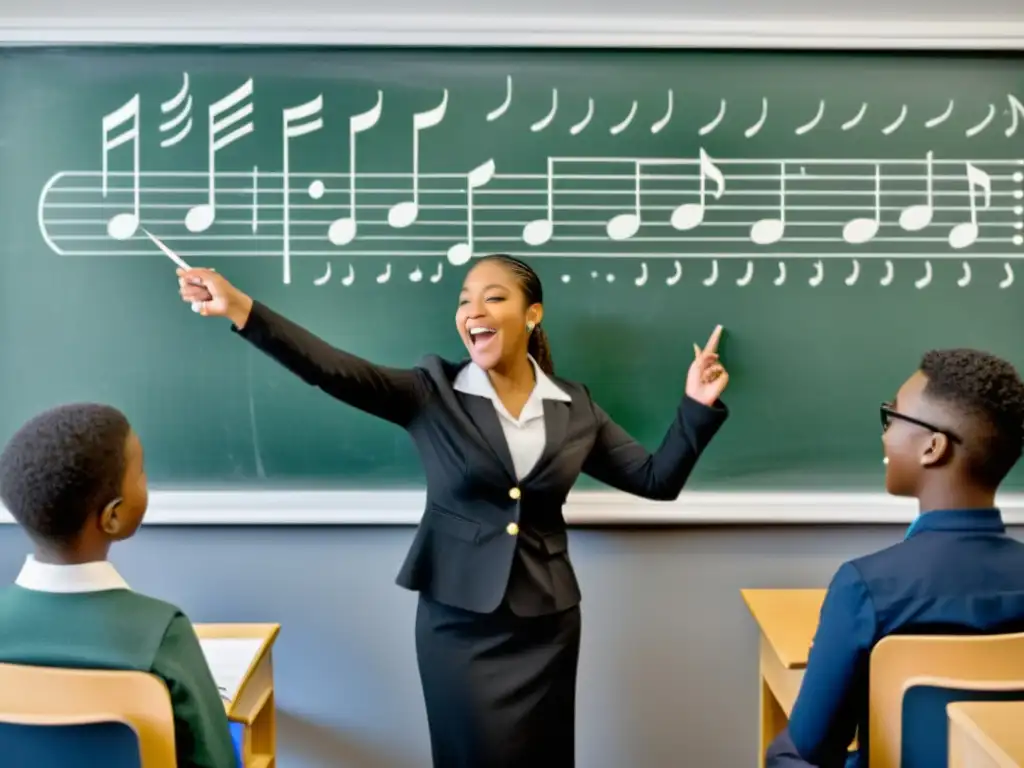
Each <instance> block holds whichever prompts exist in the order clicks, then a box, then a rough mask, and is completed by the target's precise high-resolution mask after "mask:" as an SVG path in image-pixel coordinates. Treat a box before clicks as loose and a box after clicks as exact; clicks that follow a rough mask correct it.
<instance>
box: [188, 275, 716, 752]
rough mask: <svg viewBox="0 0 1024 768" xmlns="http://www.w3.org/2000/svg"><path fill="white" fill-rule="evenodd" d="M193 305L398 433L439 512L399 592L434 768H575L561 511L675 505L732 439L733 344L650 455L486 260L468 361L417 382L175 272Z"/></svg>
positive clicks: (436, 362) (472, 294)
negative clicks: (602, 494)
mask: <svg viewBox="0 0 1024 768" xmlns="http://www.w3.org/2000/svg"><path fill="white" fill-rule="evenodd" d="M178 276H179V285H180V293H181V298H182V299H183V300H184V301H186V302H196V301H199V302H203V303H202V309H201V313H202V314H204V315H208V316H223V317H227V318H228V319H229V320H231V322H232V323H233V328H232V330H234V331H236V332H237V333H239V334H240V335H241V336H242V337H243V338H244V339H246V340H248V341H249V342H250V343H252V344H253V345H255V346H256V347H257V348H259V349H260V350H262V351H263V352H265V353H266V354H268V355H270V356H271V357H272V358H274V359H275V360H277V361H278V362H279V363H281V364H282V365H283V366H285V367H286V368H288V369H289V370H290V371H292V372H293V373H295V374H296V375H297V376H299V377H300V378H302V379H303V380H304V381H305V382H307V383H308V384H311V385H313V386H316V387H319V388H320V389H322V390H324V391H325V392H326V393H328V394H329V395H332V396H333V397H335V398H337V399H338V400H341V401H342V402H345V403H348V404H349V405H351V406H354V407H355V408H359V409H361V410H363V411H366V412H367V413H371V414H373V415H375V416H379V417H380V418H382V419H386V420H387V421H390V422H392V423H394V424H397V425H398V426H401V427H403V428H404V429H405V430H406V431H407V432H408V433H409V435H410V436H411V437H412V439H413V441H414V442H415V444H416V447H417V449H418V452H419V455H420V459H421V461H422V463H423V467H424V470H425V474H426V482H427V502H426V509H425V510H424V514H423V517H422V520H421V522H420V524H419V528H418V530H417V531H416V535H415V538H414V540H413V543H412V546H411V548H410V551H409V553H408V555H407V557H406V560H405V563H404V564H403V566H402V569H401V571H400V573H399V575H398V579H397V581H398V584H399V585H400V586H402V587H405V588H407V589H411V590H415V591H418V592H419V593H420V596H419V604H418V608H417V612H416V656H417V661H418V665H419V673H420V679H421V683H422V686H423V694H424V699H425V702H426V709H427V720H428V724H429V729H430V741H431V748H432V753H433V763H434V766H435V767H436V768H523V767H524V766H528V765H531V764H533V763H534V762H537V763H540V764H544V765H546V766H551V768H555V767H556V766H557V768H571V767H572V766H573V765H574V749H575V738H574V729H575V696H576V668H577V660H578V657H579V646H580V610H579V601H580V592H579V586H578V584H577V582H576V577H575V574H574V572H573V567H572V564H571V563H570V560H569V554H568V541H567V534H566V523H565V520H564V518H563V516H562V505H563V504H564V503H565V500H566V496H567V494H568V493H569V490H570V489H571V488H572V486H573V484H574V483H575V482H576V479H577V478H578V477H579V475H580V473H581V472H585V473H587V474H588V475H591V476H592V477H594V478H596V479H597V480H600V481H602V482H604V483H606V484H608V485H610V486H613V487H615V488H618V489H620V490H623V491H626V492H628V493H631V494H634V495H637V496H642V497H644V498H648V499H664V500H671V499H675V498H676V497H677V496H678V495H679V493H680V491H681V490H682V488H683V484H684V483H685V482H686V479H687V477H688V476H689V474H690V472H691V471H692V469H693V467H694V465H695V464H696V462H697V459H698V457H699V456H700V454H701V452H702V450H703V449H704V448H705V447H706V446H707V445H708V443H709V442H710V441H711V439H712V437H713V436H714V435H715V433H716V432H717V431H718V429H719V427H720V426H721V425H722V423H723V422H724V421H725V418H726V415H727V411H726V408H725V406H724V405H723V404H722V403H721V402H720V400H719V396H720V395H721V393H722V391H723V390H724V389H725V386H726V383H727V382H728V374H727V373H726V371H725V369H724V368H723V366H722V364H721V363H720V362H719V360H718V354H717V346H718V339H719V335H720V333H721V328H720V327H719V328H716V329H715V331H714V332H713V333H712V334H711V338H710V339H709V341H708V344H707V346H706V347H705V348H704V349H700V348H699V347H696V345H695V350H694V351H695V356H694V357H695V359H694V361H693V362H692V363H691V365H690V369H689V373H688V374H687V377H686V389H685V394H684V395H683V398H682V402H681V404H680V405H679V409H678V410H677V412H676V414H675V418H674V419H673V421H672V425H671V426H670V427H669V429H668V433H667V434H666V435H665V438H664V440H663V441H662V444H661V447H660V448H659V449H658V450H657V451H656V452H655V453H653V454H651V453H648V452H647V451H646V450H645V449H644V448H643V447H642V446H641V445H639V444H638V443H637V442H636V441H634V440H633V439H632V438H631V437H630V436H629V435H628V434H626V432H625V431H624V430H623V429H622V428H621V427H619V426H618V425H617V424H616V423H615V422H614V421H612V420H611V418H609V416H608V415H607V414H606V413H605V412H604V411H603V410H601V408H600V407H598V405H597V404H596V403H595V402H594V401H593V400H592V399H591V396H590V392H589V390H588V389H587V388H586V387H585V386H583V385H581V384H577V383H575V382H572V381H567V380H565V379H561V378H556V377H555V376H554V374H553V367H552V364H551V354H550V351H549V350H548V345H547V339H546V336H545V334H544V331H543V330H541V320H542V318H543V314H544V306H543V295H542V291H541V283H540V279H539V278H538V277H537V275H536V274H535V273H534V271H533V270H532V269H531V268H530V267H529V266H527V265H526V264H524V263H523V262H521V261H519V260H517V259H513V258H511V257H509V256H505V255H493V256H486V257H483V258H481V259H479V260H478V261H477V263H476V264H475V265H474V266H473V268H472V269H471V270H470V271H469V272H468V274H467V276H466V279H465V282H464V283H463V285H462V290H461V292H460V293H459V297H458V306H457V309H456V312H455V328H456V331H457V332H458V334H459V336H460V337H461V338H462V341H463V343H464V344H465V345H466V349H467V350H468V351H469V360H465V361H463V362H459V363H454V362H450V361H447V360H443V359H441V358H440V357H437V356H434V355H428V356H427V357H425V358H423V360H422V361H421V362H420V363H419V364H418V365H417V366H415V367H413V368H390V367H384V366H380V365H375V364H373V363H371V362H368V361H366V360H363V359H361V358H359V357H356V356H355V355H351V354H349V353H347V352H343V351H341V350H338V349H336V348H334V347H332V346H330V345H329V344H327V343H326V342H325V341H323V340H321V339H320V338H318V337H316V336H314V335H313V334H312V333H310V332H308V331H306V330H305V329H303V328H301V327H300V326H298V325H296V324H295V323H292V322H291V321H289V320H287V319H286V318H284V317H281V316H280V315H278V314H276V313H275V312H273V311H272V310H270V309H269V308H267V307H266V306H264V305H262V304H260V303H259V302H258V301H254V300H253V299H251V298H250V297H249V296H247V295H245V294H244V293H242V292H241V291H240V290H238V289H237V288H235V287H234V286H232V285H231V284H230V283H229V282H228V281H227V280H225V279H224V278H223V277H222V276H221V275H219V274H218V273H216V272H213V271H211V270H206V269H192V270H187V271H186V270H179V272H178Z"/></svg>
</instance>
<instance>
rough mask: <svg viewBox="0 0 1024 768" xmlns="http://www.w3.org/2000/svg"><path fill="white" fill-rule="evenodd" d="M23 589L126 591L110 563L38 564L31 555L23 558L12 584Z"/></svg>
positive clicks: (126, 587) (39, 590)
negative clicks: (23, 560) (23, 562)
mask: <svg viewBox="0 0 1024 768" xmlns="http://www.w3.org/2000/svg"><path fill="white" fill-rule="evenodd" d="M14 583H15V584H17V585H18V586H19V587H22V588H23V589H32V590H35V591H36V592H63V593H68V592H103V591H105V590H108V589H129V587H128V583H127V582H126V581H125V580H124V579H123V578H121V574H119V573H118V572H117V569H116V568H115V567H114V565H113V563H110V562H108V561H106V560H100V561H97V562H93V563H82V564H80V565H54V564H51V563H41V562H39V561H38V560H36V559H35V557H34V556H32V555H29V556H28V557H26V558H25V564H24V565H23V566H22V567H21V572H20V573H19V574H18V578H17V579H15V581H14Z"/></svg>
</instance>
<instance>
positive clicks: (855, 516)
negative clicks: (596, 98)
mask: <svg viewBox="0 0 1024 768" xmlns="http://www.w3.org/2000/svg"><path fill="white" fill-rule="evenodd" d="M97 10H98V11H99V12H97ZM102 13H103V11H102V9H93V12H92V13H91V15H90V17H89V18H74V17H63V18H61V19H52V18H51V19H26V20H22V21H20V22H19V21H17V20H15V21H7V22H6V23H2V22H0V47H21V46H39V45H54V44H60V45H77V46H91V45H109V44H115V45H209V44H221V45H292V46H294V45H311V46H321V45H339V46H437V47H466V46H471V47H507V48H516V47H529V48H547V47H559V48H572V47H591V48H708V49H716V48H730V49H737V48H740V49H743V48H745V49H777V50H794V49H811V50H850V51H856V50H875V51H900V50H914V51H921V52H925V51H932V52H941V51H1022V50H1024V23H1022V22H1019V21H1014V20H1012V19H1010V18H1007V19H1000V20H988V21H976V22H964V21H962V20H956V21H931V20H929V21H925V20H915V19H912V18H911V19H904V20H901V21H896V22H893V21H892V20H891V19H847V18H841V17H835V16H833V17H832V18H831V19H811V20H807V19H801V20H788V19H761V20H758V19H744V20H736V19H728V18H724V17H723V18H721V19H687V18H683V17H674V18H650V17H648V18H641V19H635V20H628V21H627V20H624V19H623V18H621V17H607V16H605V17H602V16H599V15H589V16H586V17H577V18H573V17H567V18H550V17H544V16H541V17H530V16H524V15H503V16H491V17H486V20H485V19H483V18H474V17H468V16H451V15H445V14H418V15H401V16H379V17H375V16H359V17H354V16H351V15H344V14H340V15H329V16H323V15H319V14H316V15H308V14H307V15H305V16H304V17H303V16H299V17H297V18H292V19H291V20H290V23H289V25H288V26H286V27H285V26H282V24H281V20H280V18H279V17H276V16H269V15H268V16H264V17H261V16H253V15H247V16H246V18H245V20H244V23H241V24H240V23H239V19H237V18H235V17H233V16H230V15H228V14H223V13H220V14H219V13H217V12H213V13H211V14H207V15H205V16H203V17H198V16H197V17H193V18H179V19H174V20H173V21H171V20H168V19H154V18H152V17H149V18H146V17H132V16H125V15H117V16H106V17H104V16H103V15H102ZM880 30H881V31H880ZM423 499H424V493H423V492H422V491H397V492H392V491H365V492H363V491H325V492H317V491H256V492H246V491H223V492H218V491H182V490H178V491H162V490H158V489H156V490H154V491H153V492H152V493H151V500H150V512H149V514H148V515H147V518H146V524H147V525H202V524H210V525H217V524H229V525H272V524H283V525H324V524H349V525H400V526H406V525H415V524H417V523H418V522H419V518H420V515H421V514H422V509H423ZM999 503H1000V506H1001V507H1002V509H1003V514H1004V519H1005V521H1006V522H1007V524H1009V525H1022V524H1024V495H1021V494H1016V495H1009V496H1006V497H1002V498H1000V499H999ZM914 515H915V509H914V505H913V502H912V501H910V500H907V499H897V498H894V497H891V496H888V495H886V494H884V493H817V492H815V493H800V492H791V493H728V492H689V491H684V492H683V494H682V495H681V496H680V498H679V499H678V500H677V501H675V502H669V503H665V502H646V501H642V500H637V499H634V498H632V497H629V496H627V495H625V494H621V493H619V492H614V491H608V492H603V491H584V492H575V493H573V494H571V495H570V498H569V502H568V503H567V505H566V509H565V517H566V520H567V521H568V522H569V524H570V525H572V526H607V525H626V526H633V525H636V526H643V525H654V526H657V525H685V524H695V525H706V524H737V525H744V524H747V525H749V524H822V523H827V524H896V525H905V524H907V523H909V522H910V521H911V520H912V519H913V517H914ZM12 523H13V519H12V518H11V516H10V514H9V513H8V512H7V511H6V510H5V509H4V508H3V507H2V506H0V524H12Z"/></svg>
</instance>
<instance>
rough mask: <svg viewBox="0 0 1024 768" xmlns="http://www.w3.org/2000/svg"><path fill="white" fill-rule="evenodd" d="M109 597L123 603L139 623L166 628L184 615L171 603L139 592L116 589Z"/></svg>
mask: <svg viewBox="0 0 1024 768" xmlns="http://www.w3.org/2000/svg"><path fill="white" fill-rule="evenodd" d="M111 597H112V598H113V599H115V600H117V601H118V602H120V603H123V607H124V608H125V609H130V610H131V611H132V615H133V616H134V618H135V619H136V620H137V621H138V622H139V624H145V625H151V626H153V627H154V628H157V627H164V628H165V629H166V628H167V627H169V626H170V625H171V624H173V623H175V622H176V621H179V620H181V619H183V618H184V617H185V614H184V612H183V611H182V610H181V608H179V607H178V606H176V605H174V604H173V603H169V602H167V601H166V600H161V599H159V598H157V597H151V596H150V595H145V594H141V593H139V592H133V591H130V590H118V591H117V593H116V595H115V594H113V593H112V594H111Z"/></svg>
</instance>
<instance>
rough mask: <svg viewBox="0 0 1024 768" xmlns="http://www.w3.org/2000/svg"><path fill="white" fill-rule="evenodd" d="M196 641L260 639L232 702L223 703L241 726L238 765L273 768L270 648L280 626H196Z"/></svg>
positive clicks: (274, 736) (274, 733) (274, 725)
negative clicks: (197, 638)
mask: <svg viewBox="0 0 1024 768" xmlns="http://www.w3.org/2000/svg"><path fill="white" fill-rule="evenodd" d="M195 628H196V634H197V635H199V639H200V640H203V639H207V638H210V639H212V638H218V639H224V638H226V639H251V640H260V641H261V645H260V650H259V652H258V653H257V654H256V655H255V657H254V659H253V662H252V664H251V665H250V666H249V669H248V671H247V672H246V674H245V678H244V680H243V682H242V684H241V686H240V688H239V690H238V695H237V696H235V698H234V699H233V700H232V701H225V702H224V709H225V710H227V713H228V719H229V720H231V721H233V722H236V723H242V724H243V725H244V727H245V734H244V737H243V739H242V764H243V765H244V766H245V768H275V766H276V763H277V718H276V711H275V708H274V665H273V659H272V653H271V650H272V646H273V644H274V640H276V639H277V634H278V632H280V630H281V625H280V624H196V625H195Z"/></svg>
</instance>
